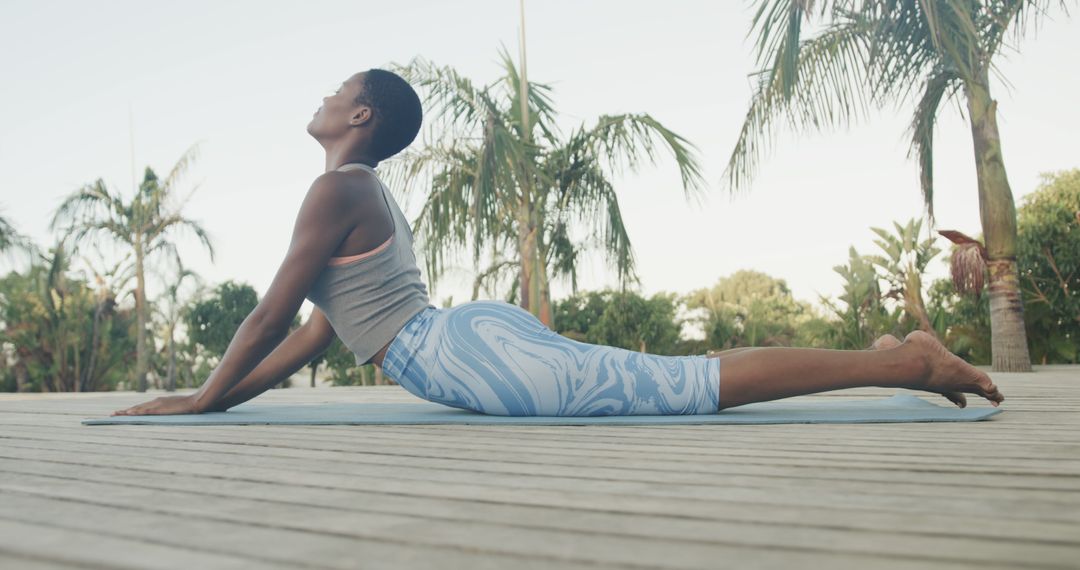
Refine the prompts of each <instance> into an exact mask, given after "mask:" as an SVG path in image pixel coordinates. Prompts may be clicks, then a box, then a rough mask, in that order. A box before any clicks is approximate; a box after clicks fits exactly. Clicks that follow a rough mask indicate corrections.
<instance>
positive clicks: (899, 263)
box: [866, 219, 941, 332]
mask: <svg viewBox="0 0 1080 570" xmlns="http://www.w3.org/2000/svg"><path fill="white" fill-rule="evenodd" d="M893 227H894V228H895V230H896V234H890V233H889V232H888V231H886V230H884V229H881V228H870V229H871V230H872V231H873V232H874V233H875V234H877V236H878V239H876V240H874V243H875V244H877V246H878V247H879V248H880V249H881V251H882V252H883V253H884V254H885V255H870V256H866V259H868V260H869V261H870V262H871V263H873V264H874V265H875V266H877V267H878V268H879V269H881V271H882V275H881V276H882V277H883V278H884V280H885V281H886V282H887V283H888V284H889V291H887V292H886V293H885V295H884V296H885V298H888V299H894V300H896V301H898V302H900V303H902V304H903V307H904V316H905V317H906V318H907V319H909V322H908V323H905V324H904V325H903V328H904V329H914V328H921V329H923V330H926V331H927V332H934V331H933V327H932V324H931V322H930V318H929V315H928V314H927V311H926V304H925V302H924V301H923V291H922V289H923V286H922V283H923V280H922V276H923V274H924V273H926V267H927V265H929V264H930V260H931V259H933V258H934V257H935V256H937V254H939V253H941V249H940V248H937V247H935V246H934V237H933V236H931V237H929V238H927V239H925V240H923V241H921V242H920V241H919V231H920V230H921V229H922V221H921V220H915V219H911V220H908V222H907V224H905V225H903V226H901V225H900V224H899V223H896V222H893Z"/></svg>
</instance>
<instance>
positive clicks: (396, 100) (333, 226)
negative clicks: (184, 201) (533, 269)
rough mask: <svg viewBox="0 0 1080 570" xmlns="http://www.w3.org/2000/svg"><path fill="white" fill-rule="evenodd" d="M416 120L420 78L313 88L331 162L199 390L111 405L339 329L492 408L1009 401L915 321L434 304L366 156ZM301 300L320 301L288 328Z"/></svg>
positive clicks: (433, 385)
mask: <svg viewBox="0 0 1080 570" xmlns="http://www.w3.org/2000/svg"><path fill="white" fill-rule="evenodd" d="M420 123H421V106H420V99H419V98H418V97H417V95H416V92H415V91H414V90H413V89H412V87H410V86H409V84H408V83H407V82H405V81H404V80H403V79H402V78H400V77H398V76H397V75H395V74H393V73H391V72H388V71H384V70H379V69H372V70H369V71H367V72H363V73H358V74H356V75H353V76H352V77H350V78H349V79H347V80H345V82H344V83H342V85H341V88H340V89H339V90H338V91H337V92H336V93H334V94H333V95H331V96H329V97H326V98H324V99H323V105H322V107H320V108H319V110H318V111H316V112H315V115H314V117H313V118H312V120H311V123H310V124H309V125H308V127H307V130H308V133H309V134H311V136H313V137H314V138H315V140H317V141H319V143H320V144H321V145H322V146H323V148H324V149H325V150H326V172H325V173H324V174H322V175H321V176H319V177H318V178H317V179H316V180H315V182H314V183H313V184H312V186H311V188H310V190H308V193H307V196H306V197H305V198H304V201H303V204H302V205H301V207H300V212H299V214H298V215H297V219H296V224H295V227H294V229H293V236H292V242H291V244H290V246H289V250H288V252H287V254H286V256H285V260H284V262H283V263H282V264H281V267H280V268H279V269H278V272H277V274H276V275H275V277H274V280H273V283H272V284H271V285H270V288H269V290H268V291H267V293H266V296H265V297H264V298H263V300H262V301H261V302H259V304H258V306H257V307H256V308H255V309H254V310H253V311H252V312H251V314H250V315H248V317H247V318H246V319H245V320H244V322H243V323H242V324H241V325H240V327H239V329H237V331H236V334H235V336H234V337H233V340H232V342H231V343H230V344H229V347H228V349H227V350H226V352H225V355H224V356H223V357H222V359H221V362H220V363H219V364H218V366H217V368H215V369H214V371H213V373H212V374H211V375H210V377H209V378H208V379H207V381H206V382H205V383H204V384H203V385H202V387H201V388H200V389H199V390H198V391H197V392H195V393H194V394H191V395H186V396H166V397H161V398H157V399H155V400H153V401H150V402H146V403H143V404H139V405H137V406H133V407H131V408H128V409H125V410H118V411H116V412H114V415H142V414H189V413H201V412H207V411H224V410H227V409H228V408H230V407H232V406H235V405H236V404H239V403H241V402H244V401H247V400H249V399H251V398H253V397H255V396H257V395H258V394H261V393H262V392H263V391H265V390H267V389H268V388H270V387H271V386H273V385H275V384H277V383H278V382H280V381H281V380H283V379H285V378H287V377H289V376H290V375H291V374H292V373H294V372H296V371H297V370H299V369H300V368H302V367H303V366H304V365H306V364H307V363H308V362H310V361H311V360H312V359H313V358H314V357H315V356H317V355H319V354H320V353H322V352H323V351H324V350H326V348H327V347H328V346H329V345H330V342H331V341H332V340H333V339H334V338H335V336H338V337H341V339H342V341H343V342H344V343H345V345H346V346H347V347H349V349H350V350H352V351H353V352H354V353H355V355H356V362H357V364H364V363H368V362H370V363H373V364H375V365H376V366H379V367H381V368H383V369H384V370H385V371H386V373H387V374H388V375H389V376H391V377H392V378H394V379H395V380H397V381H398V383H399V384H400V385H401V386H402V387H403V388H405V389H406V390H408V391H409V392H411V393H413V394H415V395H417V396H419V397H421V398H425V399H428V400H431V401H435V402H440V403H443V404H446V405H450V406H455V407H461V408H467V409H472V410H475V411H478V412H482V413H487V414H497V415H566V416H576V415H632V414H702V413H716V412H717V411H719V410H721V409H724V408H730V407H733V406H739V405H742V404H747V403H750V402H760V401H765V400H774V399H778V398H786V397H789V396H796V395H801V394H810V393H814V392H822V391H827V390H837V389H841V388H852V387H857V386H884V387H895V388H911V389H920V390H926V391H930V392H936V393H939V394H942V395H944V396H945V397H946V398H948V399H949V400H951V401H952V402H954V403H956V405H958V406H960V407H964V406H965V405H966V404H967V402H966V398H965V396H964V393H965V392H968V393H973V394H977V395H979V396H982V397H984V398H986V399H987V400H989V401H990V403H991V404H992V405H994V406H997V405H998V404H999V403H1000V402H1001V401H1002V400H1004V397H1003V396H1002V394H1001V392H999V391H998V389H997V387H996V386H995V385H994V383H993V382H992V381H991V380H990V377H989V376H987V375H986V374H984V373H983V372H981V371H979V370H977V369H976V368H974V367H972V366H971V365H969V364H967V363H966V362H964V361H963V360H961V359H960V358H958V357H957V356H955V355H953V354H951V353H949V352H948V351H947V350H946V349H945V347H944V346H942V345H941V343H939V342H938V341H937V340H936V339H935V338H934V337H933V336H931V335H929V334H926V333H924V332H921V331H915V332H913V333H911V334H909V335H907V338H905V340H904V341H903V342H900V341H899V340H898V339H896V338H894V337H891V336H884V337H882V338H880V339H878V341H877V342H875V343H874V346H873V347H871V349H870V350H865V351H861V350H854V351H842V350H823V349H808V348H746V349H734V350H729V351H725V352H721V353H720V354H717V355H714V356H710V357H706V356H658V355H651V354H644V353H638V352H632V351H628V350H623V349H620V348H612V347H607V346H598V345H591V344H585V343H581V342H576V341H573V340H570V339H568V338H565V337H562V336H560V335H558V334H556V333H554V332H552V331H551V330H549V329H548V328H547V327H545V326H544V325H543V324H542V323H540V321H539V320H537V319H536V318H535V317H533V316H532V315H531V314H530V313H528V312H526V311H525V310H523V309H521V308H519V307H516V306H514V305H511V304H509V303H503V302H499V301H473V302H470V303H465V304H462V305H459V306H457V307H453V308H450V309H440V308H436V307H434V306H433V305H431V303H430V302H429V300H428V295H427V289H426V287H425V286H424V283H423V282H422V281H421V279H420V270H419V269H418V268H417V266H416V260H415V257H414V256H413V252H412V232H411V230H410V228H409V226H408V223H407V222H406V220H405V218H404V216H403V215H402V213H401V211H400V210H399V209H398V207H397V204H396V202H395V201H394V199H393V196H391V195H390V193H389V192H388V191H387V190H386V188H385V186H383V184H382V182H380V180H379V178H378V176H377V175H376V174H375V170H374V167H375V166H376V165H377V164H378V163H379V162H381V161H382V160H385V159H387V158H389V157H391V156H393V155H394V154H397V153H398V152H400V151H401V150H403V149H404V148H405V147H406V146H408V145H409V144H410V143H411V142H412V141H413V139H414V138H415V137H416V134H417V133H418V132H419V129H420ZM305 298H308V299H310V300H311V301H312V302H313V303H314V304H315V310H314V311H313V312H312V315H311V318H310V319H308V321H307V323H305V324H304V325H303V326H302V327H300V328H299V329H298V330H296V331H295V332H293V333H292V334H288V327H289V323H291V322H292V320H293V317H294V316H295V315H296V313H297V311H298V310H299V308H300V305H301V304H302V303H303V301H304V299H305ZM286 337H287V338H286ZM282 341H284V342H282ZM721 371H722V374H721Z"/></svg>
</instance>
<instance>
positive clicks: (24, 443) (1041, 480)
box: [0, 436, 1080, 502]
mask: <svg viewBox="0 0 1080 570" xmlns="http://www.w3.org/2000/svg"><path fill="white" fill-rule="evenodd" d="M0 441H6V443H5V446H6V447H11V448H25V449H39V448H40V449H44V450H53V451H68V452H77V453H85V452H87V451H91V452H93V453H105V452H108V453H115V454H118V455H122V456H128V455H133V456H139V457H143V458H161V459H186V460H190V461H201V462H212V463H221V464H229V465H240V466H259V465H262V464H265V463H267V462H269V461H273V463H274V465H275V466H277V467H284V468H291V469H296V470H303V469H305V468H307V467H309V466H310V465H311V464H312V462H313V461H319V462H320V465H321V470H322V471H324V472H342V473H345V472H347V473H350V474H352V475H360V476H371V477H399V478H400V477H406V478H417V477H422V478H425V479H429V480H432V481H440V482H448V483H450V482H461V481H469V480H474V479H476V478H477V477H484V479H485V480H490V481H492V482H493V483H497V481H498V479H497V477H498V475H499V474H498V473H494V474H491V473H487V472H480V471H476V470H475V465H476V463H474V462H479V461H487V462H488V463H487V464H485V465H495V466H499V465H503V466H504V471H508V470H509V469H508V468H509V467H514V469H513V470H509V471H510V472H511V473H513V475H514V476H518V477H532V478H536V479H541V477H540V476H537V475H536V470H537V469H541V468H542V467H539V466H538V465H539V464H541V463H543V461H541V460H538V459H537V458H536V457H534V456H533V455H532V454H529V453H520V452H516V451H509V450H508V451H505V452H500V453H497V454H496V455H495V456H494V457H493V456H492V454H486V453H481V454H476V453H460V454H458V455H460V456H461V457H460V459H453V460H450V461H458V465H459V468H458V469H455V470H449V469H433V468H431V466H428V465H424V464H423V461H424V458H419V457H413V458H410V459H409V460H408V461H407V462H402V463H400V464H398V465H391V466H388V465H386V464H385V460H386V457H387V456H385V455H380V456H378V457H379V459H380V460H381V461H383V463H372V462H370V461H363V460H353V459H350V458H347V457H341V456H340V454H335V453H333V452H310V453H303V454H301V452H302V451H304V450H284V451H283V450H280V449H273V450H272V451H271V450H267V449H266V448H262V450H261V451H262V452H259V451H256V452H254V453H252V452H251V450H245V451H248V453H235V452H231V451H211V450H208V449H195V450H188V449H179V448H171V449H170V448H163V447H162V446H160V445H141V444H139V443H138V442H135V443H130V442H115V443H112V444H106V443H100V442H94V441H85V440H83V441H78V442H69V441H66V440H56V439H50V438H48V437H41V438H35V439H33V440H30V439H25V438H19V439H11V438H5V437H3V436H0ZM192 445H194V446H195V447H198V446H200V445H204V444H192ZM468 460H473V461H468ZM551 463H552V462H550V461H549V462H548V464H549V468H550V465H551ZM672 464H675V466H672ZM584 466H588V467H589V468H594V467H595V468H600V467H611V468H613V469H631V470H635V471H637V472H641V471H642V470H647V469H651V470H660V471H674V470H676V469H677V468H682V469H684V470H695V471H697V475H698V476H699V477H704V478H703V479H697V480H696V481H698V482H705V481H709V480H716V479H717V478H719V477H722V476H724V475H731V476H738V475H747V476H751V475H752V476H755V477H763V476H774V477H785V478H788V479H790V478H791V477H793V476H795V477H799V478H817V479H841V480H847V481H858V482H863V483H891V482H895V481H897V480H899V481H900V482H901V483H905V482H906V483H908V484H916V485H924V486H926V488H925V491H924V492H926V493H937V492H939V491H940V487H941V486H945V485H950V486H952V487H953V488H952V489H949V490H948V492H947V493H945V494H947V495H950V496H951V495H964V494H965V493H967V492H971V491H972V490H973V489H975V488H983V489H985V490H984V491H982V492H979V493H977V494H978V495H980V496H981V495H982V494H983V493H985V492H987V491H986V490H994V489H1013V490H1017V491H1023V492H1025V493H1028V494H1029V496H1031V498H1032V499H1034V498H1037V497H1039V496H1040V494H1041V495H1042V497H1043V498H1044V500H1047V501H1054V502H1059V501H1062V500H1064V501H1069V500H1070V499H1076V498H1078V497H1077V494H1076V493H1075V492H1074V493H1062V494H1055V492H1056V491H1076V490H1077V489H1080V477H1076V476H1068V475H1069V474H1068V473H1065V474H1064V475H1066V476H1059V475H1060V474H1055V473H1036V474H1016V473H1012V474H1010V473H996V472H993V471H988V470H985V469H979V468H968V469H963V468H959V467H942V468H935V467H932V466H927V467H919V468H913V467H911V466H909V465H906V464H904V463H903V462H898V461H886V462H881V461H878V462H869V461H867V462H858V461H849V462H840V461H837V462H830V461H829V460H828V459H795V460H786V461H780V460H774V461H772V462H769V461H767V460H755V461H753V462H746V463H732V462H715V463H711V464H710V463H704V462H701V461H697V462H695V461H689V460H685V459H684V460H682V461H675V460H673V459H670V458H669V459H667V460H663V459H658V458H653V457H638V456H629V457H595V458H594V457H574V458H573V460H572V461H569V462H566V463H564V464H563V467H565V469H568V470H572V471H576V472H579V473H580V472H581V469H582V467H584ZM899 472H903V476H902V477H898V473H899ZM705 478H707V479H705ZM542 480H543V481H544V482H547V483H549V484H559V485H562V486H564V487H572V488H578V489H590V490H598V491H599V490H600V489H599V488H598V487H597V485H596V484H597V483H600V487H603V488H604V489H607V490H622V492H626V491H627V490H631V491H633V492H648V491H649V490H646V489H641V488H640V487H641V485H643V484H649V483H651V482H650V481H644V482H642V481H622V480H619V481H616V480H613V479H611V478H604V479H599V480H597V479H586V478H583V477H581V476H561V477H559V476H556V475H555V474H549V475H544V476H543V477H542ZM709 489H711V488H707V489H704V490H702V491H698V490H697V489H695V493H698V492H700V493H705V494H704V495H702V496H708V495H707V492H708V490H709ZM657 491H662V489H657Z"/></svg>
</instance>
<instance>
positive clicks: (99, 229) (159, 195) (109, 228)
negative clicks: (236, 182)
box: [50, 147, 214, 392]
mask: <svg viewBox="0 0 1080 570" xmlns="http://www.w3.org/2000/svg"><path fill="white" fill-rule="evenodd" d="M195 151H196V149H195V147H192V148H191V149H189V150H188V151H187V152H185V153H184V155H183V156H181V157H180V160H178V161H177V163H176V165H175V166H173V168H172V170H171V171H170V172H169V175H168V176H167V177H166V178H165V179H164V180H160V179H158V177H157V175H156V174H155V173H154V171H153V170H151V169H150V168H149V167H147V168H146V171H145V173H144V175H143V181H142V184H140V185H139V188H138V190H137V191H136V192H135V195H134V196H133V197H132V198H131V200H129V201H125V200H124V199H123V198H122V197H121V196H120V195H119V194H118V193H114V192H110V191H109V189H108V188H107V187H106V186H105V183H104V182H103V181H102V180H101V179H100V178H99V179H98V180H97V181H95V182H93V183H91V184H87V185H86V186H83V187H82V188H80V189H79V190H76V191H75V192H73V193H72V194H71V195H70V196H68V197H67V198H66V199H65V200H64V202H63V203H61V204H60V206H59V207H58V208H57V210H56V213H55V215H54V216H53V220H52V223H51V224H50V229H56V228H57V227H58V226H60V225H61V224H62V223H65V222H66V223H67V224H68V226H67V228H66V231H67V233H68V234H69V235H70V236H71V237H72V238H73V242H74V243H75V244H80V245H81V244H82V240H83V238H84V237H87V236H90V237H92V238H96V237H99V236H101V235H105V236H108V237H110V238H112V239H113V240H114V241H116V242H118V243H120V244H121V245H122V246H124V247H127V248H131V250H132V251H133V252H134V254H135V260H134V263H135V312H136V315H137V321H138V325H137V327H138V329H137V334H136V338H137V340H136V360H135V384H136V387H137V389H138V390H139V391H140V392H144V391H146V373H147V371H148V369H149V354H148V353H147V349H146V343H147V340H148V337H147V333H146V327H147V323H148V321H149V313H150V311H149V310H148V308H147V303H146V261H147V259H148V258H149V257H150V256H152V255H153V254H154V253H156V252H159V251H160V252H166V253H171V254H172V257H173V258H174V259H175V261H176V264H177V265H178V266H179V265H180V255H179V252H177V250H176V245H175V244H174V239H175V237H176V236H175V233H176V232H177V231H178V230H179V229H181V228H187V229H190V230H191V231H192V232H194V233H195V235H196V236H197V237H198V238H199V240H200V241H201V242H202V243H203V245H205V246H206V249H207V251H208V252H209V253H210V259H211V260H213V258H214V248H213V245H212V244H211V243H210V238H209V235H208V234H207V233H206V230H204V229H203V227H202V225H200V224H199V223H197V222H195V221H192V220H189V219H187V218H185V217H183V215H182V214H181V210H182V209H183V206H184V205H185V204H186V203H187V200H188V199H190V197H191V193H193V192H194V191H195V189H197V187H196V188H194V189H192V191H191V193H189V194H188V195H187V197H185V198H184V199H183V200H180V201H179V202H177V203H175V204H174V203H173V202H174V201H175V200H174V196H175V192H176V189H177V188H176V187H177V185H178V184H179V183H180V180H181V179H182V178H183V176H184V174H185V173H186V172H187V170H188V167H189V166H190V165H191V163H192V162H193V161H194V159H195Z"/></svg>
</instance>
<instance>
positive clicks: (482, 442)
mask: <svg viewBox="0 0 1080 570" xmlns="http://www.w3.org/2000/svg"><path fill="white" fill-rule="evenodd" d="M140 427H142V426H140ZM54 434H55V435H54ZM133 435H136V437H133ZM365 435H367V434H365ZM0 437H3V438H8V439H15V440H21V439H24V440H26V441H34V440H40V439H52V438H56V439H63V440H66V441H85V442H88V443H90V442H96V443H112V442H117V441H123V442H133V441H137V442H139V444H142V445H155V446H157V445H161V444H167V446H168V447H170V448H173V449H193V448H195V447H193V446H196V445H197V444H206V445H208V446H209V445H217V446H220V447H218V449H219V450H222V451H229V452H235V453H255V454H257V453H259V451H260V449H261V448H266V447H272V448H274V449H275V450H282V452H287V451H288V450H296V451H303V452H325V453H333V454H338V453H343V452H345V453H379V454H389V455H393V454H395V452H397V451H399V450H401V449H402V447H403V446H405V445H407V446H408V451H409V454H410V455H412V454H414V453H423V454H425V456H429V457H446V458H451V457H453V458H456V457H462V455H461V454H462V453H468V454H471V455H481V454H483V455H490V453H491V452H492V451H498V452H499V453H502V452H503V451H506V450H507V449H512V450H514V452H516V453H518V454H521V453H528V454H529V455H534V456H536V457H537V458H538V459H546V458H548V457H567V456H582V457H587V458H589V459H593V458H605V457H606V458H623V457H633V456H638V457H643V458H651V459H656V460H658V461H664V462H669V461H686V459H687V458H688V457H692V458H694V459H695V460H697V459H717V460H720V459H722V460H725V461H740V460H753V461H756V462H769V460H772V459H776V460H780V461H779V463H783V462H784V461H783V460H788V459H793V460H807V459H809V460H816V459H827V460H828V461H829V462H830V464H836V462H843V461H845V460H846V461H849V462H854V463H858V464H865V465H873V464H875V463H876V462H886V463H888V462H902V463H903V464H905V465H907V466H909V467H912V468H914V467H916V466H931V467H934V468H935V470H943V469H946V468H950V467H957V468H960V469H964V470H966V469H970V468H972V467H981V468H983V469H984V470H986V471H993V472H995V473H1002V474H1006V473H1008V474H1045V473H1059V474H1066V475H1080V443H1078V444H1075V445H1058V444H1048V445H1044V446H1030V445H1025V446H1022V447H1021V446H1015V447H1013V446H1009V445H1000V446H998V448H997V449H995V451H994V453H993V454H992V455H988V454H987V452H986V451H985V450H983V449H978V448H972V447H971V446H970V445H959V444H958V445H956V446H951V447H949V446H946V447H944V448H943V449H939V450H938V451H936V452H933V451H932V452H926V451H923V450H924V449H925V447H923V448H920V447H918V446H914V445H908V446H902V445H897V446H893V447H885V446H881V447H874V446H839V445H829V444H822V443H815V444H812V445H807V444H803V445H798V446H794V445H786V444H787V443H788V442H786V441H784V442H781V446H780V447H778V446H777V445H775V444H774V445H769V446H767V447H766V446H763V445H761V442H760V440H758V442H757V444H756V445H753V446H752V445H741V446H729V445H727V442H726V441H725V442H723V443H722V444H720V443H716V444H713V445H711V446H710V445H688V444H685V443H682V442H681V441H676V442H668V443H663V442H661V441H655V442H644V441H639V440H636V439H635V440H627V439H622V440H620V441H618V442H617V443H609V442H598V441H594V440H590V439H585V438H579V439H573V440H571V439H562V440H556V441H550V440H548V439H547V438H543V439H534V438H525V439H522V438H519V437H517V436H514V435H503V436H501V437H488V438H485V437H481V436H470V437H468V438H459V437H450V436H447V435H446V434H442V435H440V436H439V439H433V438H429V437H423V436H413V435H411V434H404V435H403V434H400V433H390V434H381V435H379V436H376V437H364V438H362V439H358V438H356V437H351V438H342V439H330V438H318V439H315V438H302V437H299V438H298V437H289V436H288V435H285V434H281V433H275V432H271V431H267V430H262V429H260V427H259V426H250V429H245V430H244V431H242V433H239V434H238V433H237V430H236V428H233V429H231V430H228V431H220V432H217V433H204V432H202V431H201V430H188V431H181V432H178V431H177V430H176V428H166V429H163V430H162V429H160V428H159V429H158V430H157V431H148V430H143V429H140V430H139V431H138V433H137V434H132V433H130V432H128V433H123V432H121V431H117V430H110V431H97V430H85V429H81V428H76V427H73V426H62V427H55V428H50V429H49V430H48V431H47V432H43V431H42V430H41V429H40V428H36V427H32V426H24V425H19V426H11V425H8V426H5V427H4V429H3V432H2V435H0ZM207 449H210V450H212V448H210V447H207ZM1009 450H1015V451H1016V452H1017V453H1019V455H1010V454H1009V453H1008V451H1009ZM472 459H476V457H472Z"/></svg>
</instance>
